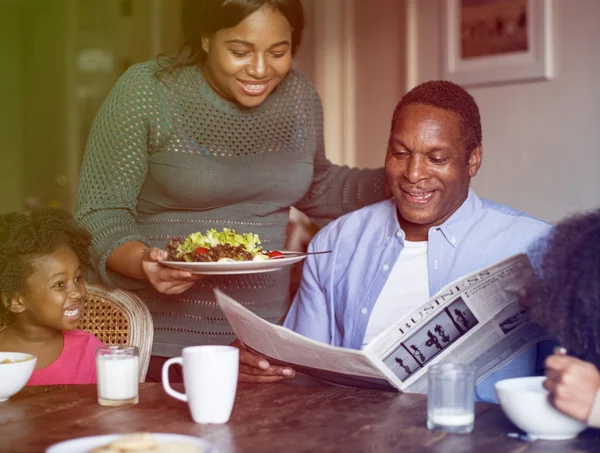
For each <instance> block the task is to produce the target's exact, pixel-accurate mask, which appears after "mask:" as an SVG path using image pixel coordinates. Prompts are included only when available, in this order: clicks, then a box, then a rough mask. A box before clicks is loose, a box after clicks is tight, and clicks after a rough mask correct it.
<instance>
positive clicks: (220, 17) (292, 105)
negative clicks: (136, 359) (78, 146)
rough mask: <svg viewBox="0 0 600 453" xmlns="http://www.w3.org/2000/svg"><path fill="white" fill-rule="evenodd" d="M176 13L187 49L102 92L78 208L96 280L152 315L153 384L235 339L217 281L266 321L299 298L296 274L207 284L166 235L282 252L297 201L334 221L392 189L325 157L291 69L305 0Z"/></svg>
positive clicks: (254, 1)
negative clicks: (246, 238)
mask: <svg viewBox="0 0 600 453" xmlns="http://www.w3.org/2000/svg"><path fill="white" fill-rule="evenodd" d="M181 18H182V25H183V36H184V39H183V47H182V49H181V51H180V52H179V53H178V54H177V55H175V56H173V57H164V56H161V57H159V58H157V60H156V61H150V62H146V63H141V64H136V65H134V66H132V67H131V68H130V69H128V70H127V72H126V73H125V74H124V75H123V76H122V77H121V78H120V79H119V81H118V82H117V84H116V85H115V87H114V88H113V90H112V91H111V93H110V95H109V96H108V98H107V99H106V100H105V102H104V104H103V106H102V108H101V109H100V111H99V113H98V115H97V117H96V119H95V121H94V124H93V126H92V130H91V134H90V137H89V140H88V144H87V147H86V150H85V156H84V159H83V164H82V168H81V175H80V182H79V189H78V197H77V207H76V218H77V220H78V222H79V223H80V224H81V225H83V226H85V227H86V228H87V229H88V230H89V231H90V232H91V233H92V236H93V238H94V240H93V257H92V260H93V264H94V267H95V269H96V270H97V271H98V274H99V278H100V279H101V280H102V281H103V282H104V283H105V284H107V285H110V286H119V287H121V288H124V289H127V290H131V291H135V292H137V294H138V295H139V296H140V297H141V298H142V299H143V300H144V301H145V303H146V304H147V305H148V307H149V309H150V311H151V312H152V316H153V319H154V326H155V334H154V344H153V350H152V354H153V359H152V360H151V363H150V369H149V372H148V377H149V380H160V374H161V364H162V363H164V361H165V360H166V358H168V357H173V356H177V355H179V354H180V353H181V349H182V348H183V347H185V346H191V345H198V344H228V343H231V342H232V341H233V340H234V335H233V332H232V330H231V328H230V327H229V324H228V323H227V321H226V319H225V318H224V316H223V314H222V313H221V311H220V309H219V307H218V305H217V304H216V301H215V299H214V294H213V288H215V287H217V286H218V287H220V288H221V289H223V290H225V291H227V292H228V293H230V294H232V295H233V296H235V297H236V298H237V299H238V300H240V301H241V302H242V303H243V304H244V305H246V306H247V307H248V308H250V309H251V310H253V311H254V312H255V313H257V314H258V315H260V316H261V317H263V318H264V319H267V320H269V321H271V322H279V321H281V320H282V318H283V316H284V314H285V313H286V311H287V310H288V308H289V305H290V300H289V283H290V271H289V269H286V270H282V271H279V272H274V273H265V274H252V275H238V276H211V277H206V278H202V279H200V277H199V276H198V275H193V274H191V273H189V272H187V271H183V270H176V269H171V268H168V267H166V266H163V265H161V264H160V262H159V261H160V260H161V259H165V258H167V251H166V250H164V249H165V246H166V244H167V243H168V242H169V241H170V240H171V239H173V238H185V237H186V236H188V235H189V234H191V233H194V232H201V233H205V232H206V231H207V230H209V229H212V228H214V229H217V230H222V229H223V228H232V229H235V230H236V231H237V232H239V233H256V234H258V235H259V237H260V239H261V241H262V245H263V247H264V248H265V249H269V250H283V249H284V245H285V232H286V227H287V224H288V220H289V213H290V207H292V206H293V207H296V208H298V209H299V210H300V211H303V212H304V213H305V214H307V215H308V216H309V217H311V218H314V219H323V220H324V221H327V220H331V219H333V218H337V217H339V216H341V215H343V214H345V213H348V212H350V211H353V210H355V209H358V208H361V207H363V206H366V205H369V204H371V203H374V202H377V201H380V200H383V199H385V198H386V193H388V195H387V196H389V192H388V189H387V187H386V183H385V174H384V171H383V169H378V170H358V169H350V168H348V167H341V166H336V165H332V164H331V163H330V162H329V161H328V160H327V158H326V156H325V148H324V139H323V108H322V104H321V100H320V98H319V96H318V94H317V92H316V90H315V88H314V86H313V85H312V83H311V82H310V81H309V80H308V78H307V77H306V76H304V75H303V74H301V73H300V72H298V71H296V70H293V69H291V65H292V57H293V55H294V54H295V52H296V51H297V49H298V46H299V45H300V42H301V38H302V31H303V27H304V13H303V10H302V5H301V2H300V0H186V1H185V2H184V5H183V11H182V16H181ZM174 379H178V378H177V377H174Z"/></svg>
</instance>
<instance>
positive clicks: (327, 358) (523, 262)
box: [215, 254, 549, 393]
mask: <svg viewBox="0 0 600 453" xmlns="http://www.w3.org/2000/svg"><path fill="white" fill-rule="evenodd" d="M533 272H534V271H533V267H532V266H531V263H530V262H529V259H528V258H527V255H525V254H519V255H515V256H512V257H510V258H507V259H505V260H503V261H500V262H498V263H495V264H492V265H491V266H488V267H486V268H484V269H481V270H479V271H477V272H473V273H472V274H469V275H467V276H465V277H462V278H460V279H458V280H456V281H454V282H452V283H450V284H448V285H446V286H445V287H444V288H442V289H441V290H440V291H439V292H438V293H437V294H436V295H435V296H434V297H433V298H431V299H430V300H429V301H427V302H426V303H424V304H423V305H421V306H420V307H419V308H418V309H417V310H415V311H414V312H412V313H410V314H408V315H407V316H404V317H403V318H401V319H399V320H398V321H397V322H396V323H394V324H393V325H392V326H390V327H389V328H388V329H386V330H385V331H383V332H381V333H380V334H379V335H378V336H377V337H375V338H374V339H373V340H372V341H371V342H370V343H369V344H368V345H367V346H366V347H365V348H364V349H362V350H355V349H348V348H341V347H336V346H330V345H328V344H325V343H321V342H318V341H315V340H312V339H310V338H307V337H304V336H302V335H299V334H297V333H296V332H293V331H291V330H289V329H287V328H285V327H282V326H278V325H275V324H271V323H269V322H268V321H265V320H263V319H262V318H260V317H259V316H257V315H255V314H254V313H252V312H251V311H249V310H248V309H246V308H244V307H243V306H242V305H240V304H239V303H237V302H236V301H235V300H233V299H232V298H231V297H229V296H227V295H226V294H224V293H223V292H221V291H220V290H215V294H216V298H217V302H218V303H219V305H220V307H221V309H222V310H223V312H224V314H225V316H226V317H227V320H228V321H229V323H230V325H231V327H232V328H233V331H234V332H235V334H236V336H237V338H238V339H239V340H240V341H241V342H242V343H243V344H244V345H246V346H247V347H248V348H249V349H250V350H252V351H254V352H256V353H258V354H260V355H263V356H265V357H266V358H267V359H268V360H269V361H270V362H272V363H274V364H279V365H283V364H285V365H289V366H290V367H292V368H294V369H295V370H296V371H298V372H301V373H306V374H310V375H312V376H315V377H317V378H320V379H323V380H326V381H330V382H334V383H337V384H342V385H349V386H355V387H368V388H378V389H384V390H397V391H409V392H414V393H425V392H426V389H427V383H426V371H427V367H428V366H429V365H431V364H434V363H438V362H443V361H446V360H451V361H455V362H461V363H469V364H472V365H473V366H474V368H475V370H476V382H477V383H479V382H481V381H482V380H484V379H485V378H487V377H488V376H489V375H490V374H491V373H493V372H494V371H496V370H498V369H499V368H501V367H503V366H504V365H506V364H507V363H508V362H509V361H511V360H512V359H514V358H515V357H516V356H518V355H519V354H520V353H521V352H523V351H525V350H526V349H527V348H528V347H530V346H531V345H533V344H535V343H537V342H538V341H541V340H543V339H546V338H549V337H548V336H547V334H546V332H545V331H544V330H543V329H542V328H540V327H539V326H537V325H536V324H534V323H533V322H532V321H531V319H530V316H529V314H528V312H527V310H525V309H523V308H522V307H521V306H520V305H519V290H520V289H521V288H522V287H523V285H524V283H525V281H526V280H527V279H528V278H529V277H530V276H531V275H532V273H533Z"/></svg>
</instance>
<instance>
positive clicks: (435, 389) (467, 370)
mask: <svg viewBox="0 0 600 453" xmlns="http://www.w3.org/2000/svg"><path fill="white" fill-rule="evenodd" d="M474 421H475V370H474V369H473V367H472V366H470V365H465V364H461V363H443V364H435V365H432V366H431V367H430V368H429V371H428V389H427V427H428V428H429V429H434V430H438V431H446V432H451V433H470V432H471V431H473V424H474Z"/></svg>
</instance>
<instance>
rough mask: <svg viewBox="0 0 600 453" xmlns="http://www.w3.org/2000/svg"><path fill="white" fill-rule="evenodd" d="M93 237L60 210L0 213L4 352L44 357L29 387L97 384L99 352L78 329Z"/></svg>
mask: <svg viewBox="0 0 600 453" xmlns="http://www.w3.org/2000/svg"><path fill="white" fill-rule="evenodd" d="M90 244H91V237H90V234H89V233H88V232H87V231H86V230H84V229H82V228H79V227H77V226H75V225H74V224H73V219H72V218H71V216H70V215H69V214H68V213H67V212H65V211H61V210H57V209H42V210H39V211H34V212H32V213H31V214H19V213H10V214H3V215H0V297H1V303H0V310H2V311H4V313H3V316H2V317H3V318H6V317H8V318H9V325H8V326H7V327H5V328H4V329H2V330H0V351H8V352H24V353H27V354H32V355H34V356H35V357H37V362H36V364H35V370H34V372H33V374H32V376H31V378H30V379H29V381H28V382H27V385H58V384H93V383H95V382H96V349H97V348H99V347H102V346H104V345H103V344H102V342H101V341H100V340H98V339H97V338H96V337H95V336H94V335H92V334H91V333H89V332H84V331H82V330H78V329H77V327H78V326H79V322H80V321H81V317H82V316H83V305H84V303H85V296H86V290H85V282H84V272H85V268H86V267H87V266H88V264H89V247H90Z"/></svg>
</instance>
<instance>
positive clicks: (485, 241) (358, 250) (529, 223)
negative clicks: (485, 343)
mask: <svg viewBox="0 0 600 453" xmlns="http://www.w3.org/2000/svg"><path fill="white" fill-rule="evenodd" d="M550 229H551V226H550V225H549V224H547V223H545V222H542V221H540V220H537V219H535V218H533V217H530V216H528V215H526V214H524V213H522V212H520V211H516V210H514V209H511V208H509V207H507V206H503V205H499V204H496V203H493V202H491V201H488V200H485V199H481V198H479V197H478V196H477V195H475V193H474V192H473V191H472V190H469V195H468V197H467V199H466V200H465V202H464V203H463V204H462V205H461V207H460V208H459V209H458V210H456V212H454V214H452V216H450V218H449V219H448V220H446V222H444V223H443V224H442V225H439V226H437V227H433V228H431V229H430V230H429V233H428V251H427V263H428V271H429V296H430V297H432V296H433V295H434V294H436V293H437V292H438V291H439V290H440V289H441V288H442V287H444V286H445V285H447V284H448V283H450V282H452V281H453V280H456V279H457V278H459V277H462V276H464V275H466V274H469V273H471V272H474V271H476V270H479V269H481V268H483V267H485V266H488V265H490V264H492V263H494V262H496V261H500V260H502V259H504V258H508V257H509V256H511V255H515V254H517V253H523V252H525V253H526V252H528V251H529V250H530V248H531V246H532V245H533V243H534V242H535V241H536V240H538V239H540V238H542V237H544V236H546V235H547V234H548V233H549V231H550ZM404 238H405V234H404V231H403V230H402V228H400V224H399V222H398V216H397V211H396V204H395V201H394V200H393V199H390V200H386V201H382V202H380V203H377V204H374V205H371V206H367V207H365V208H362V209H359V210H358V211H354V212H352V213H350V214H347V215H345V216H343V217H340V218H339V219H337V220H335V221H333V222H332V223H330V224H329V225H327V226H326V227H325V228H323V229H322V230H321V231H320V232H319V233H318V234H317V235H316V236H315V238H314V239H313V240H312V241H311V243H310V245H309V251H322V250H332V253H329V254H325V255H309V256H308V257H307V259H306V262H305V264H304V270H303V274H302V283H301V285H300V288H299V290H298V293H297V294H296V297H295V298H294V302H293V303H292V306H291V308H290V311H289V313H288V315H287V317H286V319H285V322H284V326H285V327H287V328H289V329H292V330H294V331H296V332H298V333H300V334H302V335H304V336H307V337H310V338H312V339H314V340H318V341H322V342H324V343H328V344H331V345H335V346H341V347H346V348H353V349H360V348H361V346H362V343H363V338H364V336H365V332H366V330H367V324H368V322H369V317H370V315H371V312H372V311H373V307H374V305H375V302H376V301H377V299H378V297H379V293H380V292H381V290H382V289H383V287H384V285H385V283H386V281H387V278H388V275H389V273H390V271H391V269H392V267H393V265H394V263H395V262H396V260H397V259H398V256H399V255H400V253H401V252H402V248H403V246H404ZM423 302H425V301H423ZM535 364H536V348H535V347H532V348H530V349H529V350H527V351H525V352H524V353H523V354H521V355H520V356H519V357H517V358H516V359H515V360H513V361H512V362H510V363H509V364H507V365H506V366H505V367H503V368H502V369H500V370H498V371H496V372H494V373H493V374H492V375H491V376H489V377H488V378H487V379H485V380H484V381H482V382H481V383H480V384H479V385H478V386H477V398H478V399H479V400H481V401H493V402H496V401H497V399H496V394H495V391H494V387H493V385H494V382H496V381H498V380H500V379H505V378H508V377H516V376H528V375H533V374H534V373H535Z"/></svg>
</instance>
